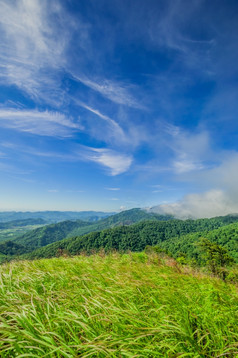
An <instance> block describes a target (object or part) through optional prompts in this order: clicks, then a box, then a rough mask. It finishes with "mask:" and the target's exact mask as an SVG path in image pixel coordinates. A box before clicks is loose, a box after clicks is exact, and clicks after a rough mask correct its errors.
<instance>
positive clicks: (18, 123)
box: [0, 108, 82, 137]
mask: <svg viewBox="0 0 238 358" xmlns="http://www.w3.org/2000/svg"><path fill="white" fill-rule="evenodd" d="M0 124H1V126H2V127H5V128H11V129H14V130H17V131H20V132H27V133H32V134H36V135H41V136H54V137H71V136H72V135H73V133H74V132H75V131H80V130H81V129H82V128H81V126H80V124H79V123H76V122H74V121H73V120H72V119H71V118H67V117H66V116H65V115H64V114H61V113H58V112H49V111H44V112H40V111H37V110H16V109H1V108H0Z"/></svg>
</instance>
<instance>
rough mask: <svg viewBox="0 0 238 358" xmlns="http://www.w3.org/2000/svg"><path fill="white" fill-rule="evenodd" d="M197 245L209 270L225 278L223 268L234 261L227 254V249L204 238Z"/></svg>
mask: <svg viewBox="0 0 238 358" xmlns="http://www.w3.org/2000/svg"><path fill="white" fill-rule="evenodd" d="M197 246H198V247H199V248H200V249H201V250H202V252H203V253H204V259H205V262H206V265H207V266H208V267H209V269H210V270H211V272H212V273H213V274H214V275H221V276H222V278H223V279H225V272H226V271H225V270H224V268H225V267H226V266H229V265H231V264H233V263H234V258H233V257H231V256H230V255H229V253H228V251H227V249H226V248H224V247H222V246H221V245H218V244H216V243H214V242H211V241H209V240H208V239H205V238H202V239H201V240H200V241H199V242H198V245H197Z"/></svg>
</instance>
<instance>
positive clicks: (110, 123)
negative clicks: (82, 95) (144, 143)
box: [75, 100, 128, 144]
mask: <svg viewBox="0 0 238 358" xmlns="http://www.w3.org/2000/svg"><path fill="white" fill-rule="evenodd" d="M75 102H76V103H77V104H78V105H79V106H81V107H83V108H85V109H87V111H89V112H90V113H93V114H94V115H95V116H96V117H97V119H98V121H93V120H92V118H89V119H87V118H85V117H84V122H87V125H85V127H86V128H85V131H87V132H89V133H90V134H91V135H92V136H94V137H96V138H97V139H100V140H104V141H105V142H109V143H111V144H112V143H113V144H115V143H121V142H126V141H127V140H128V138H127V136H126V135H125V133H124V131H123V129H122V128H121V127H120V125H119V124H118V123H117V122H116V121H115V120H113V119H111V118H110V117H108V116H107V115H105V114H103V113H101V112H100V111H99V110H97V109H94V108H92V107H90V106H88V105H87V104H85V103H83V102H81V101H79V100H75Z"/></svg>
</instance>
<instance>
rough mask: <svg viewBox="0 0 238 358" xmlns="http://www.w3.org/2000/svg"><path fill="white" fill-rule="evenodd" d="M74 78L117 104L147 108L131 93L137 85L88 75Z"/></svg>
mask: <svg viewBox="0 0 238 358" xmlns="http://www.w3.org/2000/svg"><path fill="white" fill-rule="evenodd" d="M73 77H74V79H75V80H77V81H79V82H81V83H83V84H84V85H85V86H87V87H89V88H91V89H92V90H94V91H96V92H98V93H99V94H101V95H102V96H103V97H105V98H107V99H109V100H110V101H112V102H115V103H117V104H123V105H126V106H128V107H133V108H138V109H145V107H144V106H143V105H142V104H141V103H140V102H139V101H137V100H136V98H134V96H133V95H132V94H131V92H132V91H133V90H135V88H136V86H135V85H132V84H130V85H126V84H124V83H121V82H120V81H113V80H108V79H101V80H97V81H96V80H95V79H94V80H91V79H89V78H87V77H83V76H82V77H81V76H78V75H73Z"/></svg>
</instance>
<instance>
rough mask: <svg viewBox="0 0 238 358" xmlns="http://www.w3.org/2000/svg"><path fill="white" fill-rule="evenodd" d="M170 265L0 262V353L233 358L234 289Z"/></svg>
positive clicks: (136, 258) (237, 298)
mask: <svg viewBox="0 0 238 358" xmlns="http://www.w3.org/2000/svg"><path fill="white" fill-rule="evenodd" d="M168 264H170V266H165V265H163V264H162V263H161V262H159V261H158V257H155V256H149V257H148V256H146V255H145V254H144V253H137V254H132V255H122V256H120V255H119V254H113V255H109V256H106V257H100V256H98V255H96V256H90V257H83V256H78V257H74V258H59V259H51V260H45V259H44V260H40V261H34V262H28V261H22V262H12V263H10V264H6V265H3V266H2V267H1V268H0V273H1V276H0V278H1V281H0V282H1V283H0V325H1V329H0V336H1V339H0V356H1V357H3V358H5V357H6V358H8V357H9V358H10V357H58V358H62V357H67V358H73V357H141V358H147V357H148V358H149V357H150V358H152V357H165V358H166V357H167V358H175V357H191V358H200V357H201V358H205V357H207V358H208V357H221V356H229V357H230V358H235V357H237V354H238V353H237V351H238V348H237V332H238V293H237V288H236V287H235V286H233V285H228V284H225V283H224V282H222V281H220V280H219V279H214V278H210V277H206V276H202V275H201V274H200V275H199V274H197V276H192V275H190V274H188V273H187V274H185V273H182V272H180V270H179V268H178V267H177V266H173V262H171V261H169V262H168ZM6 297H7V299H6ZM235 352H236V353H235Z"/></svg>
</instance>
